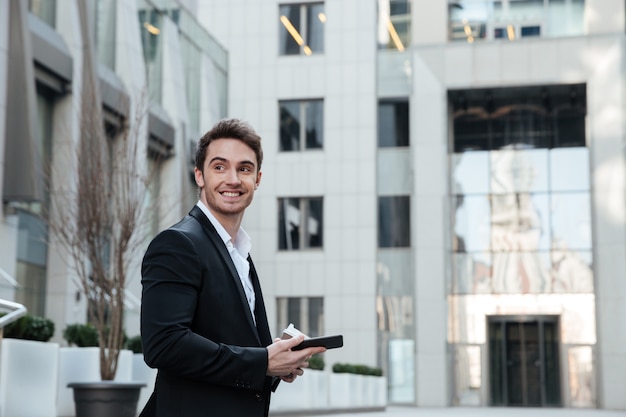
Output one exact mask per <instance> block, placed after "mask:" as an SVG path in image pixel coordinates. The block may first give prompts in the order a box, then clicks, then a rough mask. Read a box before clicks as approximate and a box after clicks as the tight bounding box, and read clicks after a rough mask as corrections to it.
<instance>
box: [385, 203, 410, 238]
mask: <svg viewBox="0 0 626 417" xmlns="http://www.w3.org/2000/svg"><path fill="white" fill-rule="evenodd" d="M410 246H411V209H410V198H409V197H408V196H395V197H379V198H378V247H379V248H398V247H410Z"/></svg>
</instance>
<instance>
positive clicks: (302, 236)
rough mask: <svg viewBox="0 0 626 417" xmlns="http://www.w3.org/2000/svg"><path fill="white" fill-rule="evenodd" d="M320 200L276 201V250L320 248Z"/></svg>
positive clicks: (321, 204) (321, 225)
mask: <svg viewBox="0 0 626 417" xmlns="http://www.w3.org/2000/svg"><path fill="white" fill-rule="evenodd" d="M322 218H323V201H322V198H321V197H320V198H293V197H292V198H279V199H278V248H279V249H280V250H298V249H306V248H321V247H322V243H323V240H322V237H323V235H322V232H323V223H322Z"/></svg>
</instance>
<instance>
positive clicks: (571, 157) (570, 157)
mask: <svg viewBox="0 0 626 417" xmlns="http://www.w3.org/2000/svg"><path fill="white" fill-rule="evenodd" d="M589 184H590V182H589V149H588V148H555V149H551V150H550V188H551V189H552V191H586V190H589Z"/></svg>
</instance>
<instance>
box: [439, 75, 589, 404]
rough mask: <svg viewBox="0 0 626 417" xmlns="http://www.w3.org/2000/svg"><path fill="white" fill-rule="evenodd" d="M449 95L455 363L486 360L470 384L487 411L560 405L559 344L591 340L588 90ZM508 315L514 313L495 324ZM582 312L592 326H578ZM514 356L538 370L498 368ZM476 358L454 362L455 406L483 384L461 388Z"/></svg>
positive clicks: (579, 87) (577, 87) (472, 400)
mask: <svg viewBox="0 0 626 417" xmlns="http://www.w3.org/2000/svg"><path fill="white" fill-rule="evenodd" d="M448 97H449V101H450V106H451V108H452V114H453V129H454V130H453V132H454V133H453V136H452V142H451V150H452V152H451V155H450V162H451V166H450V179H451V184H450V189H451V227H452V236H453V238H452V242H451V243H452V252H451V259H452V271H451V274H450V275H451V280H450V282H449V283H448V293H449V297H448V299H449V308H450V327H449V341H450V343H452V345H453V346H455V349H456V351H458V350H459V349H461V351H462V352H461V353H459V354H460V355H461V356H462V357H467V358H469V357H470V356H468V355H470V354H469V353H468V351H467V349H468V347H472V349H480V350H481V352H482V353H481V355H480V358H483V360H484V361H485V362H484V363H482V364H481V365H480V366H479V367H478V368H477V369H479V370H480V375H477V376H474V381H481V384H483V383H485V382H486V381H487V378H486V375H488V376H489V379H490V380H491V385H490V386H491V390H490V391H489V392H488V393H484V394H485V395H486V396H487V398H488V399H489V400H488V401H489V404H493V405H558V404H560V403H561V398H560V394H559V393H560V386H561V384H562V381H563V380H564V378H565V375H566V374H565V373H564V372H562V370H561V369H559V368H558V363H557V362H558V360H557V359H556V358H555V357H554V355H556V354H557V353H558V351H559V350H560V349H561V348H560V346H564V345H566V344H575V345H583V346H586V347H589V348H590V347H591V346H593V344H594V343H595V325H594V323H595V310H594V308H595V307H594V306H595V302H594V295H593V294H594V277H593V252H592V250H593V244H592V237H591V236H592V230H591V223H592V222H591V190H590V177H589V172H590V168H589V159H590V156H589V149H588V148H587V147H586V141H585V117H586V99H585V97H586V94H585V86H584V85H571V86H539V87H527V88H523V89H522V88H511V89H496V90H493V89H485V90H465V91H452V92H449V95H448ZM507 314H509V315H514V316H515V317H514V318H511V319H509V320H504V321H503V322H502V323H501V324H498V325H495V324H493V323H495V321H497V320H499V319H502V317H501V316H502V315H507ZM579 314H585V315H588V316H587V317H589V319H588V320H585V321H584V322H581V321H579V320H578V319H577V318H576V317H578V315H579ZM535 316H538V317H539V319H536V320H534V319H531V318H532V317H535ZM487 317H490V318H489V323H490V324H489V325H488V326H486V321H487V319H486V318H487ZM529 317H530V318H529ZM546 317H552V318H554V320H552V319H550V320H552V321H550V320H547V319H546ZM546 320H547V321H546ZM554 323H556V324H554ZM537 326H538V327H537ZM524 332H525V333H524ZM524 335H525V336H524ZM522 336H524V337H525V339H524V338H523V337H522ZM489 341H491V342H489ZM494 341H495V342H494ZM494 343H495V344H494ZM555 343H556V346H558V348H555V345H554V344H555ZM577 347H580V346H577ZM470 350H471V349H470ZM471 351H472V352H475V351H474V350H471ZM483 351H484V352H483ZM555 352H556V353H555ZM522 353H523V354H525V355H531V356H532V355H539V356H537V363H539V364H540V365H541V367H540V368H536V367H535V368H533V367H532V366H530V365H528V363H521V364H520V365H519V367H518V368H516V369H515V371H513V370H511V369H509V368H506V369H505V368H502V367H501V366H500V363H501V362H502V361H505V362H506V360H507V359H503V358H509V359H511V358H516V357H519V356H520V355H522ZM473 355H474V360H473V361H470V360H469V359H467V361H466V362H458V361H457V362H456V378H457V381H456V388H455V389H456V392H455V398H454V401H455V403H457V404H474V403H477V402H480V401H481V400H480V398H481V394H480V392H481V390H484V389H486V387H485V386H482V385H481V386H479V387H476V386H475V384H473V383H472V384H469V383H466V382H464V381H465V380H464V378H465V377H466V374H471V373H472V372H473V373H476V372H478V371H476V369H474V370H470V369H469V367H470V365H471V366H474V367H476V365H475V363H474V362H475V360H476V359H475V355H476V353H474V354H473ZM541 355H543V356H541ZM540 356H541V357H540ZM555 361H556V362H555ZM516 363H519V362H516ZM529 363H530V362H529ZM462 364H464V365H462ZM459 366H461V367H462V368H463V369H460V368H459ZM507 369H508V373H507V372H505V370H507ZM538 369H539V371H540V374H537V373H536V372H538ZM533 372H534V373H533ZM532 381H535V382H532ZM520 384H521V385H520ZM563 384H564V383H563ZM565 385H566V384H565Z"/></svg>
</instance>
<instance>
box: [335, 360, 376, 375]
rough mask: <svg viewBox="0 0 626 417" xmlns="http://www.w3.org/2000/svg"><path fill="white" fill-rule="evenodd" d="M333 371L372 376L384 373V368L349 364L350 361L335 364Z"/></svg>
mask: <svg viewBox="0 0 626 417" xmlns="http://www.w3.org/2000/svg"><path fill="white" fill-rule="evenodd" d="M333 372H334V373H336V374H357V375H372V376H382V375H383V370H382V369H381V368H373V367H371V366H367V365H354V364H349V363H336V364H334V365H333Z"/></svg>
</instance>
